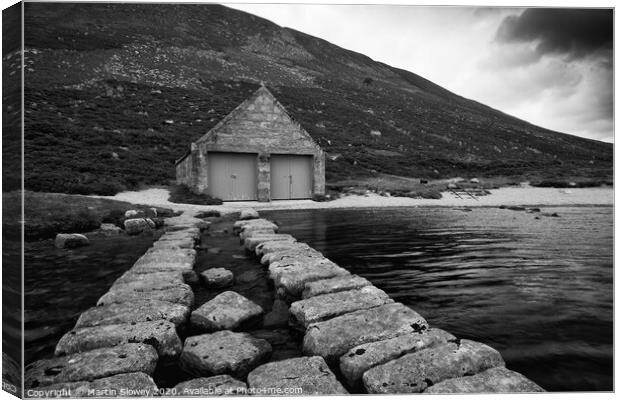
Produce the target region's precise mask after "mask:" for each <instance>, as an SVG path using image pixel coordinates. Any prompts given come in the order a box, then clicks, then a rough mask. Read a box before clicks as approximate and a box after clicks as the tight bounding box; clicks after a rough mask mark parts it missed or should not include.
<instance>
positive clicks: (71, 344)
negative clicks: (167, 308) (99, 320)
mask: <svg viewBox="0 0 620 400" xmlns="http://www.w3.org/2000/svg"><path fill="white" fill-rule="evenodd" d="M126 343H146V344H150V345H152V346H153V347H155V349H156V350H157V354H159V357H167V358H174V357H177V356H178V355H179V354H181V348H182V343H181V339H179V336H178V335H177V332H176V327H175V326H174V324H173V323H172V322H169V321H164V320H160V321H152V322H136V323H129V324H116V325H102V326H94V327H86V328H79V329H73V330H71V331H69V332H67V333H66V334H65V335H64V336H63V337H62V338H60V340H59V341H58V344H57V345H56V351H55V353H54V354H55V355H56V356H63V355H66V354H73V353H79V352H83V351H88V350H93V349H99V348H103V347H111V346H118V345H120V344H126Z"/></svg>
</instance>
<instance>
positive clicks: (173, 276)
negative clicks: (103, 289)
mask: <svg viewBox="0 0 620 400" xmlns="http://www.w3.org/2000/svg"><path fill="white" fill-rule="evenodd" d="M135 281H151V282H153V281H165V282H174V283H185V277H184V276H183V271H158V272H151V273H148V274H147V273H143V274H138V273H136V272H134V271H132V270H131V269H130V270H129V271H127V272H125V273H124V274H123V275H121V276H120V277H119V278H118V279H117V280H116V281H114V284H121V283H130V282H135Z"/></svg>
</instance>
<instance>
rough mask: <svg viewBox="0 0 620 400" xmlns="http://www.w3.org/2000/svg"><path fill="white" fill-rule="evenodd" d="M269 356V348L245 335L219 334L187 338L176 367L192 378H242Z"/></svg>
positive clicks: (264, 343) (260, 341) (226, 332)
mask: <svg viewBox="0 0 620 400" xmlns="http://www.w3.org/2000/svg"><path fill="white" fill-rule="evenodd" d="M270 356H271V345H270V344H269V342H267V341H266V340H263V339H256V338H254V337H252V336H250V335H249V334H247V333H238V332H231V331H219V332H215V333H211V334H204V335H198V336H191V337H188V338H187V339H186V340H185V345H184V346H183V353H182V354H181V359H180V365H181V368H183V369H184V370H185V371H187V372H188V373H190V374H192V375H195V376H209V375H221V374H228V375H231V376H234V377H237V378H241V379H244V378H245V377H246V376H247V374H248V372H250V371H251V370H253V369H254V368H255V367H256V366H258V365H260V364H262V363H263V362H265V361H267V360H268V359H269V357H270Z"/></svg>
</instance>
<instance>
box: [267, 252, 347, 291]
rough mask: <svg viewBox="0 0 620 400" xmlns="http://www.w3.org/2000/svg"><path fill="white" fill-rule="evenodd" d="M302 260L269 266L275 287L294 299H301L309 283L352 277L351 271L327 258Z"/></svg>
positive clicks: (275, 263)
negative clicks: (339, 277) (338, 277)
mask: <svg viewBox="0 0 620 400" xmlns="http://www.w3.org/2000/svg"><path fill="white" fill-rule="evenodd" d="M300 259H301V258H298V259H295V261H290V262H289V261H287V262H286V263H282V262H279V261H278V262H274V263H272V264H271V265H270V266H269V278H270V279H271V280H273V283H274V286H275V287H276V288H281V289H282V290H283V291H284V292H285V293H286V294H287V295H288V296H290V297H292V298H299V297H301V293H302V291H303V290H304V287H305V284H306V283H307V282H312V281H316V280H319V279H325V278H333V277H335V276H347V275H350V273H349V271H347V270H346V269H344V268H340V267H339V266H338V265H336V264H334V263H333V262H331V261H330V260H328V259H326V258H313V257H307V258H303V260H300Z"/></svg>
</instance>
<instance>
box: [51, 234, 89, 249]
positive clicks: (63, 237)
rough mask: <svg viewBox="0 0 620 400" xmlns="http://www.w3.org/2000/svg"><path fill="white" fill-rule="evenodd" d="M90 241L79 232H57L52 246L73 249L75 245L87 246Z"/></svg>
mask: <svg viewBox="0 0 620 400" xmlns="http://www.w3.org/2000/svg"><path fill="white" fill-rule="evenodd" d="M89 243H90V241H89V240H88V238H87V237H86V236H84V235H81V234H79V233H59V234H58V235H56V239H54V246H56V247H57V248H59V249H73V248H76V247H82V246H88V244H89Z"/></svg>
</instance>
